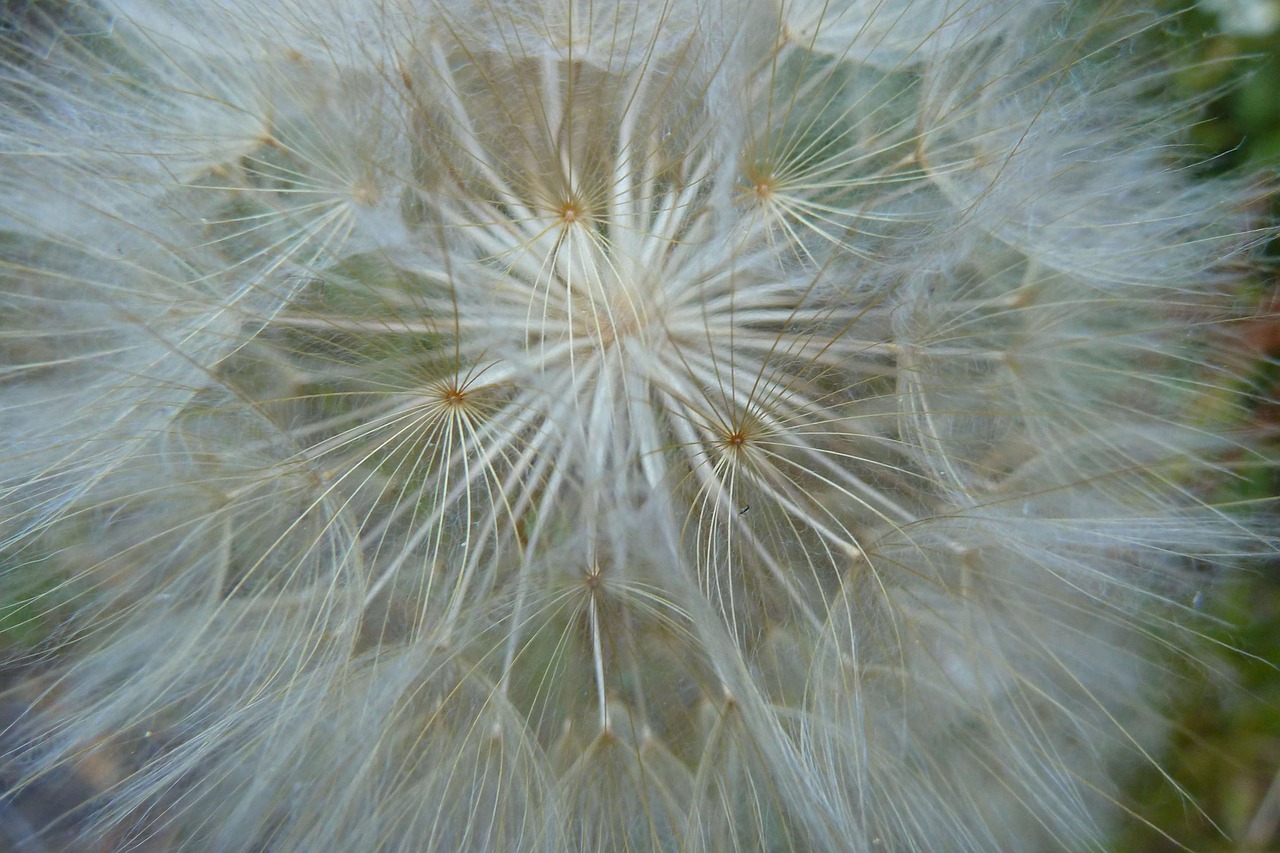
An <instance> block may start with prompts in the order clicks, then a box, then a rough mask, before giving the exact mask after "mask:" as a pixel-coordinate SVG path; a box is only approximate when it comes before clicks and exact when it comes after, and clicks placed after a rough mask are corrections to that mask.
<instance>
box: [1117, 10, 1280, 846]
mask: <svg viewBox="0 0 1280 853" xmlns="http://www.w3.org/2000/svg"><path fill="white" fill-rule="evenodd" d="M1164 5H1165V9H1166V10H1167V11H1169V12H1170V13H1171V14H1174V15H1175V17H1174V18H1173V19H1172V24H1171V26H1170V27H1168V28H1167V29H1166V30H1165V31H1163V32H1162V33H1161V34H1160V38H1161V39H1163V40H1164V41H1165V45H1164V46H1165V47H1167V48H1170V49H1173V50H1175V51H1177V53H1178V55H1179V64H1180V67H1181V68H1182V70H1181V71H1180V72H1179V73H1178V74H1177V75H1176V77H1175V78H1174V82H1173V85H1174V87H1175V89H1176V90H1177V91H1176V92H1175V93H1172V94H1174V95H1175V96H1178V97H1182V98H1187V99H1192V100H1195V101H1198V102H1200V103H1201V104H1202V106H1201V107H1200V109H1199V116H1200V121H1199V122H1198V123H1197V124H1196V125H1195V127H1194V128H1193V130H1192V142H1193V143H1194V144H1195V145H1196V146H1197V147H1198V148H1200V149H1201V152H1202V153H1203V154H1204V155H1205V158H1206V159H1205V167H1204V170H1205V172H1206V173H1208V174H1214V173H1224V172H1233V173H1237V174H1245V175H1255V176H1256V179H1257V182H1258V186H1259V189H1260V197H1262V198H1269V199H1270V201H1269V205H1270V208H1271V210H1270V212H1271V214H1272V215H1273V216H1276V217H1280V0H1200V2H1198V3H1195V2H1191V0H1168V2H1166V3H1165V4H1164ZM1262 212H1264V211H1260V213H1262ZM1276 221H1280V220H1276ZM1267 254H1268V256H1269V258H1268V260H1269V261H1270V262H1269V263H1267V264H1262V265H1259V267H1258V268H1257V269H1255V270H1251V271H1250V277H1249V278H1250V281H1249V285H1248V287H1246V289H1245V292H1243V293H1241V294H1240V308H1241V313H1242V315H1243V316H1245V317H1251V318H1252V319H1246V320H1245V321H1243V322H1242V323H1241V324H1240V325H1239V330H1240V341H1241V342H1242V343H1243V344H1244V346H1243V350H1244V355H1243V357H1244V358H1246V359H1250V360H1252V362H1253V363H1252V364H1251V365H1250V367H1249V370H1250V371H1251V375H1250V377H1249V381H1248V382H1247V383H1245V385H1244V386H1243V387H1242V388H1241V390H1240V400H1239V405H1240V406H1241V412H1242V418H1243V420H1244V423H1243V424H1242V435H1243V437H1244V438H1245V439H1246V440H1247V441H1250V442H1253V443H1255V444H1256V446H1257V448H1258V450H1259V452H1260V454H1259V455H1260V464H1256V465H1254V466H1253V467H1252V468H1250V469H1249V470H1248V471H1247V472H1246V476H1243V477H1241V478H1240V479H1239V480H1238V485H1237V486H1236V488H1235V490H1234V492H1233V493H1231V494H1227V495H1224V496H1223V498H1224V499H1225V500H1226V501H1228V502H1231V501H1237V502H1240V503H1241V504H1243V505H1249V506H1255V507H1256V506H1257V505H1258V504H1259V503H1263V504H1264V505H1265V506H1267V507H1269V510H1268V512H1269V513H1270V514H1271V515H1272V517H1274V518H1275V519H1276V522H1275V529H1277V530H1280V513H1278V512H1277V511H1276V508H1275V505H1274V502H1275V499H1276V496H1277V495H1280V476H1277V472H1280V404H1278V403H1277V400H1278V399H1280V368H1278V364H1277V357H1280V313H1278V312H1280V289H1277V270H1278V269H1280V265H1278V264H1277V263H1276V261H1277V259H1280V239H1278V240H1276V241H1273V243H1272V245H1271V247H1270V250H1269V252H1268V253H1267ZM1262 460H1267V461H1262ZM1210 601H1212V604H1211V605H1210V607H1209V613H1208V614H1207V615H1208V616H1209V617H1210V618H1211V619H1212V620H1213V621H1211V622H1209V623H1208V624H1207V625H1206V626H1205V632H1206V639H1207V641H1208V642H1207V643H1206V647H1207V648H1209V649H1210V650H1211V651H1210V652H1209V653H1208V657H1207V658H1206V660H1205V661H1204V662H1203V663H1202V664H1201V665H1199V666H1197V667H1191V666H1189V665H1188V666H1186V667H1181V668H1179V667H1175V668H1174V669H1172V670H1171V671H1170V672H1169V681H1170V684H1169V695H1170V696H1174V697H1176V699H1175V700H1174V707H1173V709H1172V714H1173V722H1174V740H1173V745H1172V747H1171V751H1170V752H1169V753H1168V754H1166V755H1164V756H1159V758H1160V759H1161V762H1162V767H1163V770H1164V771H1165V772H1167V773H1168V776H1169V777H1171V778H1173V779H1177V780H1178V782H1179V783H1180V784H1181V785H1182V786H1184V787H1183V790H1182V791H1179V790H1177V789H1176V788H1175V787H1174V786H1173V785H1172V784H1171V783H1170V782H1169V780H1168V778H1166V777H1164V776H1163V775H1162V773H1161V772H1160V771H1158V770H1157V769H1156V768H1154V767H1148V768H1147V769H1146V770H1144V771H1142V772H1141V773H1139V774H1138V775H1137V777H1136V778H1134V779H1132V780H1130V784H1129V793H1128V797H1129V799H1128V801H1127V802H1126V806H1127V807H1129V808H1130V809H1131V810H1132V812H1133V813H1134V814H1135V816H1136V815H1141V816H1142V818H1140V819H1134V820H1131V821H1129V822H1128V824H1129V825H1128V827H1127V829H1126V831H1125V832H1124V833H1122V835H1121V836H1120V837H1119V838H1118V839H1117V841H1116V843H1115V845H1114V846H1113V848H1112V849H1113V851H1115V853H1130V851H1133V853H1157V852H1158V853H1164V851H1178V850H1192V851H1197V853H1201V851H1203V852H1204V853H1218V851H1241V853H1243V851H1250V853H1262V851H1280V667H1278V665H1277V662H1280V561H1277V560H1276V559H1275V558H1274V557H1272V558H1271V559H1268V560H1260V561H1259V562H1258V563H1257V564H1255V565H1254V566H1253V567H1252V572H1251V573H1250V575H1249V576H1248V577H1247V578H1246V579H1245V580H1244V581H1243V582H1242V583H1240V584H1239V585H1237V586H1234V587H1232V588H1230V589H1227V590H1224V591H1219V592H1218V594H1216V595H1214V596H1212V597H1210ZM1213 649H1217V651H1212V650H1213ZM1144 821H1149V822H1150V823H1149V824H1148V823H1146V822H1144Z"/></svg>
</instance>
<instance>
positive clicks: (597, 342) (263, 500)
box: [0, 0, 1265, 851]
mask: <svg viewBox="0 0 1280 853" xmlns="http://www.w3.org/2000/svg"><path fill="white" fill-rule="evenodd" d="M66 16H67V19H66V20H50V21H48V22H46V26H44V27H43V28H41V27H34V28H33V30H32V33H31V35H30V36H29V39H30V45H28V46H24V45H26V43H25V42H24V43H19V42H17V41H14V42H13V43H12V44H11V45H9V46H8V47H9V50H8V51H7V52H6V53H5V54H4V56H5V59H4V65H3V72H2V73H3V76H4V79H5V81H6V82H7V83H9V84H11V86H10V88H11V89H12V90H13V92H14V94H12V95H8V96H4V100H0V104H2V105H3V112H0V119H2V123H0V138H3V139H4V140H5V142H6V144H5V146H4V149H3V150H4V153H3V154H2V155H0V156H2V157H3V158H4V163H5V166H6V167H7V168H6V169H5V170H4V174H5V177H4V178H0V189H3V192H4V193H5V197H6V205H5V212H4V213H3V214H0V217H2V218H0V284H2V288H0V294H3V298H4V299H5V303H4V304H5V306H6V307H10V306H11V307H12V312H11V313H10V314H9V315H6V317H5V318H4V319H2V320H0V324H3V325H0V329H3V332H4V334H3V337H0V351H2V352H4V354H5V355H6V357H7V360H8V362H9V364H10V366H9V367H6V368H5V369H4V370H5V372H4V374H2V375H0V381H3V382H4V385H3V386H0V387H2V388H3V392H4V397H3V401H2V402H0V426H2V427H3V428H4V429H5V430H6V431H7V433H8V434H10V435H13V436H19V437H20V438H16V439H14V440H12V441H11V442H9V444H8V446H7V447H6V451H5V454H4V457H3V459H2V460H0V490H2V491H0V495H2V496H3V498H4V499H5V500H6V501H9V502H10V504H11V505H12V506H13V507H14V511H13V512H12V513H11V517H10V518H9V519H8V520H6V521H4V522H0V534H3V540H0V541H2V542H3V545H4V550H3V551H2V552H0V555H3V557H4V558H5V559H6V560H8V559H9V557H8V555H9V554H21V555H26V556H24V557H23V559H24V560H27V561H28V562H31V561H32V560H35V561H37V562H38V564H39V565H40V567H41V568H40V571H41V572H43V573H46V575H47V577H48V578H51V579H52V580H51V581H50V582H49V584H48V586H50V587H52V590H53V591H52V592H48V593H41V595H42V596H46V597H47V598H48V600H49V602H50V603H49V605H48V610H49V612H52V611H53V610H54V609H55V608H54V602H55V601H56V602H58V604H57V606H58V607H62V606H64V605H65V606H66V607H68V608H70V609H71V610H72V611H73V612H74V613H75V614H76V615H75V617H74V619H73V620H71V622H70V625H71V627H70V628H69V629H68V630H67V631H66V632H64V633H62V634H60V635H59V636H57V637H55V638H52V639H51V640H50V641H49V642H48V643H47V648H48V650H49V653H50V654H51V655H53V656H54V658H55V659H56V661H57V665H56V666H55V667H54V668H53V671H52V673H51V674H50V675H49V676H48V679H47V682H46V683H47V684H48V685H49V688H48V692H47V699H48V702H47V704H48V706H49V707H48V709H47V710H44V709H40V711H39V713H35V712H33V715H32V721H31V722H30V724H29V725H27V726H26V728H23V729H22V734H21V742H20V743H19V745H18V746H17V747H13V748H12V750H11V753H10V754H11V755H12V756H14V757H16V758H20V759H21V760H22V761H24V762H27V763H28V764H29V766H32V767H36V768H44V769H48V768H54V767H59V766H74V765H75V764H76V762H77V761H78V760H79V758H78V757H79V756H81V755H83V754H86V753H92V752H94V750H103V749H108V748H109V747H110V744H111V743H113V742H114V741H118V740H119V739H127V738H128V737H130V736H132V733H134V732H135V731H136V732H142V731H145V732H147V733H148V735H147V739H148V740H150V739H151V737H152V735H153V734H156V733H159V734H157V738H162V739H163V740H164V743H165V744H166V746H165V748H164V749H162V750H157V751H156V752H154V753H152V754H147V755H140V756H138V757H137V758H135V759H133V760H132V762H131V763H130V764H129V765H128V766H127V767H126V768H125V769H124V770H123V771H122V774H121V778H120V779H119V780H118V784H116V785H113V786H111V788H110V790H108V791H105V792H104V793H103V794H102V796H101V797H100V798H98V799H96V800H95V801H94V802H93V803H91V804H89V813H90V814H91V815H92V817H91V818H90V819H89V820H87V821H86V828H85V831H84V833H83V835H82V839H83V840H85V841H86V843H88V842H96V843H100V844H105V843H114V841H115V840H116V839H118V838H124V839H126V840H127V842H128V843H141V842H143V841H146V840H150V841H153V842H154V841H161V840H173V839H180V841H181V844H185V845H187V846H189V847H193V848H207V849H247V848H249V847H253V846H255V845H256V846H264V845H265V846H269V847H271V848H272V849H281V850H288V849H297V850H310V849H366V848H367V849H384V848H386V849H391V848H395V849H428V850H468V849H475V850H533V849H554V850H561V849H579V850H615V849H617V850H621V849H654V850H668V849H690V850H699V849H701V850H708V851H711V850H717V851H718V850H738V849H744V850H745V849H759V850H828V849H830V850H835V849H851V848H852V849H874V847H875V846H877V845H889V846H899V847H902V848H904V849H942V848H945V849H972V850H983V849H1001V848H1008V847H1009V846H1010V845H1011V844H1014V843H1017V844H1026V845H1035V844H1040V845H1042V846H1050V845H1055V844H1056V845H1059V846H1065V847H1079V848H1082V849H1083V848H1088V847H1090V846H1091V845H1093V846H1096V844H1097V843H1100V842H1099V839H1100V838H1101V837H1102V835H1103V833H1104V832H1105V830H1106V828H1107V826H1108V823H1109V820H1110V818H1109V815H1111V814H1113V813H1114V811H1115V810H1114V809H1113V808H1110V807H1111V806H1113V805H1114V803H1113V802H1111V801H1112V800H1113V799H1114V798H1115V796H1116V795H1115V793H1114V786H1113V785H1112V783H1111V779H1112V772H1113V770H1114V768H1115V767H1116V766H1119V764H1120V763H1122V759H1123V758H1125V757H1127V758H1129V759H1132V758H1133V757H1134V756H1135V755H1137V756H1138V758H1139V759H1142V760H1148V761H1149V760H1151V754H1150V752H1149V750H1150V749H1152V747H1151V746H1150V745H1151V744H1153V743H1155V742H1156V741H1157V740H1158V737H1159V730H1160V725H1159V722H1158V714H1157V713H1156V712H1155V711H1154V709H1153V704H1154V699H1153V693H1154V691H1155V687H1154V683H1155V681H1156V679H1157V676H1158V669H1159V665H1158V658H1157V652H1158V649H1156V648H1155V647H1154V644H1153V643H1152V640H1151V637H1152V635H1154V634H1155V633H1156V629H1157V627H1158V626H1161V625H1162V624H1164V623H1165V622H1168V621H1170V620H1169V618H1168V616H1167V614H1168V613H1169V612H1170V609H1171V603H1170V602H1171V601H1172V600H1174V599H1176V598H1177V596H1179V595H1183V594H1184V593H1186V589H1184V587H1185V582H1184V581H1186V579H1184V578H1183V577H1182V568H1181V567H1182V563H1183V562H1184V561H1185V560H1187V559H1188V558H1190V557H1192V556H1195V555H1211V556H1212V558H1213V559H1217V560H1219V561H1220V562H1222V563H1224V564H1227V563H1229V562H1230V561H1231V560H1232V559H1234V557H1236V556H1238V555H1240V554H1242V553H1244V552H1246V551H1248V550H1249V549H1251V548H1257V547H1259V546H1260V545H1261V544H1262V543H1264V542H1265V537H1262V536H1260V535H1259V534H1258V533H1257V531H1256V530H1255V529H1254V528H1253V526H1252V522H1250V521H1249V520H1247V519H1245V518H1243V517H1239V516H1236V515H1232V514H1230V513H1227V512H1225V511H1223V510H1222V509H1221V508H1219V507H1216V506H1214V505H1212V503H1211V502H1210V501H1209V500H1208V499H1207V498H1206V497H1204V496H1203V495H1202V494H1200V493H1199V492H1197V491H1196V486H1195V485H1193V484H1194V483H1195V481H1196V479H1197V477H1200V476H1201V475H1205V476H1208V475H1210V474H1213V475H1214V476H1217V475H1219V474H1221V471H1220V470H1219V469H1218V467H1217V463H1216V462H1215V459H1216V458H1217V457H1216V456H1215V454H1218V453H1219V452H1221V451H1222V450H1223V449H1224V448H1225V447H1226V446H1227V445H1229V444H1230V440H1229V438H1228V437H1227V436H1225V435H1224V434H1220V433H1221V431H1220V430H1219V426H1220V425H1219V424H1206V423H1203V422H1197V421H1196V420H1195V417H1194V416H1193V414H1192V412H1193V410H1194V407H1195V403H1196V402H1197V401H1198V400H1199V399H1200V397H1201V395H1202V394H1203V393H1204V386H1205V385H1206V384H1207V385H1210V386H1212V387H1214V388H1218V389H1221V388H1224V387H1227V385H1228V384H1229V382H1230V377H1229V376H1228V375H1226V374H1223V375H1218V376H1213V377H1210V378H1208V379H1205V378H1203V377H1202V376H1201V375H1200V374H1199V373H1198V372H1197V369H1196V368H1195V367H1194V365H1195V364H1196V363H1197V361H1196V360H1197V358H1198V356H1199V354H1200V353H1201V352H1202V351H1203V349H1202V348H1203V347H1204V346H1205V344H1204V341H1203V340H1202V336H1201V335H1200V331H1203V329H1206V328H1208V327H1209V326H1211V325H1212V324H1213V323H1214V322H1216V321H1217V320H1219V319H1221V316H1223V315H1222V313H1221V310H1220V308H1218V307H1217V306H1219V305H1220V300H1219V295H1218V291H1219V289H1220V286H1221V284H1222V283H1223V282H1225V281H1227V280H1228V279H1229V276H1228V274H1227V273H1226V272H1225V270H1224V268H1223V267H1224V265H1223V260H1222V259H1223V258H1228V259H1230V258H1231V257H1236V256H1239V257H1244V256H1246V254H1247V252H1248V251H1249V248H1250V246H1251V244H1253V243H1255V242H1257V240H1258V238H1259V233H1258V232H1255V231H1253V230H1251V229H1252V228H1253V226H1252V224H1251V223H1250V221H1249V217H1248V215H1247V210H1246V208H1247V205H1246V204H1245V202H1244V200H1243V197H1244V196H1243V193H1242V192H1241V190H1240V188H1239V187H1238V186H1237V185H1235V184H1231V183H1229V182H1223V183H1218V184H1214V183H1210V184H1206V185H1204V187H1203V188H1195V187H1193V186H1192V185H1191V184H1190V183H1188V182H1187V181H1186V180H1185V175H1183V174H1182V172H1181V170H1180V164H1178V163H1175V162H1174V161H1172V160H1169V159H1167V153H1168V152H1166V151H1164V150H1163V148H1162V145H1163V141H1162V140H1164V139H1165V138H1166V137H1167V135H1168V133H1169V132H1171V127H1170V126H1169V123H1168V122H1164V121H1163V117H1162V116H1161V115H1160V114H1159V109H1158V108H1156V107H1152V108H1151V109H1149V110H1147V109H1146V108H1140V107H1134V108H1133V109H1134V110H1136V111H1137V114H1136V116H1135V117H1133V118H1131V119H1129V120H1124V121H1122V120H1121V119H1120V118H1119V117H1120V116H1121V114H1122V111H1123V110H1126V109H1129V106H1128V105H1126V104H1124V103H1122V102H1121V101H1120V100H1119V95H1120V94H1132V93H1134V92H1137V91H1139V90H1140V88H1141V86H1140V84H1137V83H1134V84H1132V85H1129V88H1127V89H1125V88H1124V87H1121V90H1118V91H1117V92H1110V90H1109V85H1110V83H1111V82H1112V80H1113V77H1117V76H1120V77H1122V76H1123V72H1122V71H1114V72H1113V71H1111V70H1109V69H1110V66H1108V65H1107V64H1106V63H1105V62H1098V63H1094V62H1092V61H1090V59H1089V58H1090V57H1091V56H1092V54H1091V53H1090V51H1091V50H1093V46H1094V45H1095V40H1101V41H1102V42H1103V43H1104V44H1109V43H1107V41H1106V40H1107V39H1114V41H1115V43H1123V42H1124V41H1125V40H1126V39H1127V38H1129V37H1130V35H1131V33H1130V32H1129V31H1128V30H1127V29H1126V26H1129V25H1127V24H1118V25H1117V26H1116V27H1115V29H1114V30H1111V29H1107V28H1102V29H1104V30H1106V31H1105V32H1102V33H1100V34H1099V33H1093V32H1080V33H1079V34H1077V32H1076V29H1075V22H1074V20H1073V19H1072V17H1071V15H1070V14H1069V12H1067V11H1063V10H1055V9H1054V8H1051V7H1050V6H1049V5H1048V4H1011V3H1001V2H987V0H984V2H977V0H969V1H968V2H925V0H904V1H903V2H894V3H862V2H848V3H840V4H835V3H830V4H828V3H807V2H785V3H772V2H755V0H749V1H748V0H744V2H727V0H726V2H714V3H703V2H691V0H690V1H689V2H686V0H671V2H666V3H658V4H650V3H642V2H629V0H626V1H625V2H601V0H552V1H551V2H532V0H485V2H474V3H461V4H445V3H429V2H427V3H419V2H408V0H404V2H401V0H382V2H371V0H326V2H322V3H314V4H303V3H295V2H292V0H273V2H270V3H267V4H260V5H258V6H253V7H250V6H248V5H243V4H240V3H235V2H226V3H218V4H189V3H182V4H157V3H152V2H147V0H127V1H126V0H111V2H107V0H103V2H102V3H101V4H95V5H92V6H90V5H88V4H83V5H82V4H72V6H71V7H70V8H69V9H68V10H67V12H66ZM73 21H80V22H81V23H82V24H84V26H83V27H80V25H79V24H77V27H78V28H77V27H73V26H72V22H73ZM1050 25H1053V26H1050ZM1054 27H1058V28H1061V29H1062V30H1064V31H1065V32H1067V33H1068V34H1070V38H1066V37H1065V36H1064V38H1054V39H1049V38H1048V36H1046V35H1045V33H1048V32H1056V30H1055V29H1054ZM1130 28H1131V29H1136V28H1137V27H1136V25H1135V26H1132V27H1130ZM76 34H79V35H76ZM87 34H92V35H87ZM1064 39H1065V40H1064ZM1099 50H1101V52H1103V53H1105V49H1099ZM1095 64H1096V65H1097V66H1098V67H1099V68H1100V70H1094V69H1095ZM1175 305H1176V309H1175V308H1174V307H1173V306H1175ZM1179 312H1182V313H1181V314H1180V313H1179ZM1187 318H1191V319H1192V321H1193V324H1195V325H1193V326H1192V328H1196V329H1199V330H1200V331H1196V332H1195V333H1194V334H1195V337H1194V338H1193V339H1192V340H1190V341H1188V340H1187V338H1186V327H1187V323H1186V322H1185V321H1186V320H1187ZM31 555H34V557H31ZM7 565H8V564H7V563H6V567H7ZM15 565H17V563H16V562H15ZM13 571H14V572H15V573H16V571H17V570H16V569H15V570H13ZM1187 582H1189V581H1187ZM1200 583H1201V582H1199V581H1197V588H1198V587H1199V585H1200ZM1172 609H1173V610H1175V611H1176V608H1172ZM1170 643H1171V644H1176V643H1174V641H1170ZM40 772H43V770H41V769H37V771H36V774H37V775H38V774H39V773H40ZM180 846H181V845H180Z"/></svg>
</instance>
